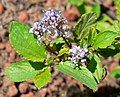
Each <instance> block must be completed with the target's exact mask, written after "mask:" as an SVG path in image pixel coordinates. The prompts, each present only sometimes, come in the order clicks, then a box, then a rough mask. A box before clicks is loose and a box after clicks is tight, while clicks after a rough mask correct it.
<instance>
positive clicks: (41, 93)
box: [36, 88, 47, 97]
mask: <svg viewBox="0 0 120 97" xmlns="http://www.w3.org/2000/svg"><path fill="white" fill-rule="evenodd" d="M46 93H47V88H43V89H41V90H40V91H38V92H37V93H36V97H45V95H46Z"/></svg>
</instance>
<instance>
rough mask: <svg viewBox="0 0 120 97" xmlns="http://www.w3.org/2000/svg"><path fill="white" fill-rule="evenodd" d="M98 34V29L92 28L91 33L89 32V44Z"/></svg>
mask: <svg viewBox="0 0 120 97" xmlns="http://www.w3.org/2000/svg"><path fill="white" fill-rule="evenodd" d="M96 35H97V31H96V29H95V28H91V29H90V31H89V34H88V44H89V45H92V44H93V42H94V39H95V37H96Z"/></svg>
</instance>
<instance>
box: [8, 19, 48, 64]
mask: <svg viewBox="0 0 120 97" xmlns="http://www.w3.org/2000/svg"><path fill="white" fill-rule="evenodd" d="M9 39H10V43H11V44H12V46H13V47H14V49H15V50H16V51H17V52H18V53H19V54H21V55H22V56H23V57H24V58H26V59H27V60H31V61H37V62H40V61H43V60H44V58H45V57H46V54H45V46H44V44H39V45H38V44H37V42H36V39H35V38H34V36H33V35H32V34H30V33H29V27H28V26H27V25H25V24H21V23H19V22H16V21H13V22H12V23H11V24H10V36H9Z"/></svg>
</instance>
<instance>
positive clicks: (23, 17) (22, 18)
mask: <svg viewBox="0 0 120 97" xmlns="http://www.w3.org/2000/svg"><path fill="white" fill-rule="evenodd" d="M18 19H19V21H21V22H24V21H26V20H28V13H27V11H25V10H24V11H21V12H20V13H19V17H18Z"/></svg>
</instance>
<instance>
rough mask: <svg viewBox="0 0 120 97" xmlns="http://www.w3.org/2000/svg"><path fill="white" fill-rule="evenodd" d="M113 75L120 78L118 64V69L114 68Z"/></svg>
mask: <svg viewBox="0 0 120 97" xmlns="http://www.w3.org/2000/svg"><path fill="white" fill-rule="evenodd" d="M111 75H112V76H113V77H115V78H120V66H118V67H117V68H116V69H114V70H113V71H112V72H111Z"/></svg>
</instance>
